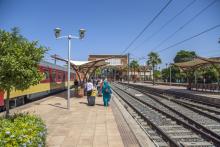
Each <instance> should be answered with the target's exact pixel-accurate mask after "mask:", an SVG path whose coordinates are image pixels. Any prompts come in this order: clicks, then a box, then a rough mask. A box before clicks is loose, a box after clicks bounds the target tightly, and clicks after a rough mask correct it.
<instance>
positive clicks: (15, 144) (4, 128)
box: [0, 113, 47, 147]
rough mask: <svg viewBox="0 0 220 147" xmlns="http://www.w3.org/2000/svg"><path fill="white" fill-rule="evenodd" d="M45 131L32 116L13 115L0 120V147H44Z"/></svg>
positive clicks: (42, 123)
mask: <svg viewBox="0 0 220 147" xmlns="http://www.w3.org/2000/svg"><path fill="white" fill-rule="evenodd" d="M46 132H47V129H46V126H45V124H44V122H43V120H42V119H41V118H40V117H38V116H36V115H33V114H28V113H20V114H14V115H13V116H10V117H9V118H7V119H6V118H3V117H1V118H0V147H2V146H4V147H44V146H45V142H46V134H47V133H46Z"/></svg>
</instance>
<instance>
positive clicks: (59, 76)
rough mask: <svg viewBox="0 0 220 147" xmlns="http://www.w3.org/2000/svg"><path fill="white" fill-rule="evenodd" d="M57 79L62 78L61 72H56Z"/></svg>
mask: <svg viewBox="0 0 220 147" xmlns="http://www.w3.org/2000/svg"><path fill="white" fill-rule="evenodd" d="M58 80H62V73H61V72H59V73H58Z"/></svg>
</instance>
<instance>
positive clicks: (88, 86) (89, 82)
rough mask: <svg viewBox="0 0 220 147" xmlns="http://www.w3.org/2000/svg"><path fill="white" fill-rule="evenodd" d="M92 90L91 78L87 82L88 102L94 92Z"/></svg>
mask: <svg viewBox="0 0 220 147" xmlns="http://www.w3.org/2000/svg"><path fill="white" fill-rule="evenodd" d="M92 90H93V84H92V82H91V80H90V79H89V80H88V82H87V83H86V94H87V100H88V102H89V97H90V96H91V94H92Z"/></svg>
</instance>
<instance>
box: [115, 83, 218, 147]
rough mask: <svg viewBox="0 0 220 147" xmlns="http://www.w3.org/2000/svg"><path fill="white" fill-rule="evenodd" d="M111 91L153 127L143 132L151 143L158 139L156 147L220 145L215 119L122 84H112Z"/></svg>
mask: <svg viewBox="0 0 220 147" xmlns="http://www.w3.org/2000/svg"><path fill="white" fill-rule="evenodd" d="M113 89H114V90H115V92H116V93H117V94H118V95H119V96H120V97H121V98H122V99H123V100H124V101H125V103H127V104H128V105H129V106H130V107H131V108H132V109H133V110H134V111H135V113H137V114H138V115H139V116H141V118H142V119H144V121H146V122H147V123H148V124H150V126H153V127H152V128H153V131H152V130H149V131H147V132H148V134H150V136H153V140H154V139H155V138H157V139H156V140H155V142H158V140H159V143H158V144H159V146H160V145H161V146H163V145H164V146H166V145H167V146H198V147H205V146H206V147H207V146H218V145H219V144H220V140H219V134H220V132H219V131H220V123H219V122H217V121H216V120H213V119H210V118H208V117H206V116H204V115H200V114H199V115H198V113H197V112H194V111H192V110H189V109H187V108H186V107H183V106H182V105H179V104H177V103H174V102H172V101H169V100H167V99H164V98H162V99H160V100H159V98H158V96H157V97H155V96H153V95H151V97H150V96H149V95H146V94H143V93H141V92H139V91H137V90H135V89H133V88H128V87H126V86H124V85H119V84H116V85H114V86H113ZM195 120H196V121H195ZM148 128H149V127H148ZM147 130H148V129H147ZM155 130H156V131H155ZM161 134H162V137H161ZM158 136H159V137H158ZM166 143H167V144H166Z"/></svg>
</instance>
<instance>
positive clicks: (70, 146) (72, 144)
mask: <svg viewBox="0 0 220 147" xmlns="http://www.w3.org/2000/svg"><path fill="white" fill-rule="evenodd" d="M64 94H65V93H62V94H57V95H55V96H50V98H48V99H47V100H45V101H42V102H38V103H37V104H33V105H30V106H28V107H25V108H24V109H22V110H21V111H22V112H24V111H26V112H31V113H34V114H37V115H39V116H41V117H42V119H43V120H44V121H45V123H46V125H47V129H48V136H47V140H46V142H47V146H48V147H56V146H57V147H58V146H59V147H92V146H93V147H109V146H112V147H114V146H115V147H119V146H121V145H123V143H122V140H121V137H120V134H119V131H118V128H117V124H116V122H115V118H114V115H113V112H112V109H111V107H107V108H105V107H104V106H100V105H101V104H103V102H102V98H97V99H96V103H97V104H99V105H95V106H94V107H88V106H87V104H86V103H87V99H86V98H80V99H78V98H71V99H70V100H71V109H70V110H67V109H66V100H65V99H63V98H62V97H63V96H64Z"/></svg>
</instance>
